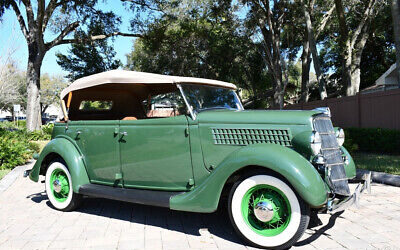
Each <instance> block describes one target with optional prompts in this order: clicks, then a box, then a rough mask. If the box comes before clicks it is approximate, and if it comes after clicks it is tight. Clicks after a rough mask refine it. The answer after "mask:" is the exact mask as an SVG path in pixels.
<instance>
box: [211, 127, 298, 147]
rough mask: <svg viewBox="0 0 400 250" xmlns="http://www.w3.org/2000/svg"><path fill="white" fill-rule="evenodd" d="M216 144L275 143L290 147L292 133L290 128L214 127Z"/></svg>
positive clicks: (213, 133)
mask: <svg viewBox="0 0 400 250" xmlns="http://www.w3.org/2000/svg"><path fill="white" fill-rule="evenodd" d="M211 131H212V136H213V139H214V144H217V145H243V146H245V145H250V144H257V143H273V144H278V145H282V146H287V147H290V146H292V144H291V139H292V138H291V134H290V132H289V130H288V129H247V128H246V129H238V128H212V129H211Z"/></svg>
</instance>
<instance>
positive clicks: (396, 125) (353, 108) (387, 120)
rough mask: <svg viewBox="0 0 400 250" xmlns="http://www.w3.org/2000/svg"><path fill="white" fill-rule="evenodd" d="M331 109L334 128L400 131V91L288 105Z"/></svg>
mask: <svg viewBox="0 0 400 250" xmlns="http://www.w3.org/2000/svg"><path fill="white" fill-rule="evenodd" d="M317 107H329V108H330V110H331V113H332V122H333V124H334V126H339V127H343V128H348V127H358V128H388V129H396V130H400V89H395V90H387V91H380V92H376V93H369V94H357V95H355V96H349V97H341V98H331V99H326V100H323V101H313V102H308V103H299V104H294V105H288V106H285V107H284V109H300V110H308V109H314V108H317Z"/></svg>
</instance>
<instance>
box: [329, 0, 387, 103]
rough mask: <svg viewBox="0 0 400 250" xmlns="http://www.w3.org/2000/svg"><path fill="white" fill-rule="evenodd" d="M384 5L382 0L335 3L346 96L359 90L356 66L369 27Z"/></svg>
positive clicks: (338, 1) (359, 60)
mask: <svg viewBox="0 0 400 250" xmlns="http://www.w3.org/2000/svg"><path fill="white" fill-rule="evenodd" d="M345 4H346V5H345ZM386 4H387V1H385V0H382V1H379V0H363V1H353V0H347V1H343V0H335V7H336V14H337V18H338V31H339V41H338V45H339V53H340V57H341V58H340V60H341V63H342V66H341V67H342V82H343V85H344V86H345V88H346V95H348V96H350V95H355V94H356V93H357V92H359V90H360V79H361V70H360V64H361V58H362V53H363V50H364V48H365V44H366V42H367V40H368V37H369V34H370V33H369V32H368V31H369V29H370V24H371V21H372V20H373V19H374V18H375V16H376V15H377V13H379V12H380V11H381V9H382V7H383V6H384V5H386Z"/></svg>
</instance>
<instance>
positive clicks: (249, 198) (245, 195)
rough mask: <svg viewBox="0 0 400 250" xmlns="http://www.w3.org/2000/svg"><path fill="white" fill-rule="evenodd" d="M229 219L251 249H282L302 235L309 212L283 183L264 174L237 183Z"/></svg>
mask: <svg viewBox="0 0 400 250" xmlns="http://www.w3.org/2000/svg"><path fill="white" fill-rule="evenodd" d="M228 210H229V215H230V218H231V222H232V224H233V227H234V228H235V230H236V232H237V233H238V234H239V235H240V236H241V237H242V238H244V239H245V240H246V241H247V242H249V243H250V244H251V245H253V246H257V247H263V248H272V249H286V248H289V247H291V246H292V245H293V244H294V243H295V242H296V241H297V240H298V239H299V238H300V237H301V236H302V235H303V233H304V232H305V230H306V229H307V226H308V222H309V208H308V206H307V205H306V204H305V203H304V202H303V200H302V199H301V198H300V197H298V196H297V195H296V193H295V192H294V191H293V190H292V188H291V187H290V186H289V185H288V184H286V183H285V182H284V181H283V180H281V179H279V178H277V177H274V176H269V175H265V174H258V175H251V176H248V177H245V178H242V179H240V180H239V181H237V182H236V183H235V184H234V185H233V187H232V190H231V193H230V197H229V203H228Z"/></svg>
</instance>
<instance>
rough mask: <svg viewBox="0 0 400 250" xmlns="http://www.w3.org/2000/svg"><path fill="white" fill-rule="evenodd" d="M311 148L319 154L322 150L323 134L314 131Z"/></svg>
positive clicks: (314, 152)
mask: <svg viewBox="0 0 400 250" xmlns="http://www.w3.org/2000/svg"><path fill="white" fill-rule="evenodd" d="M310 143H311V150H312V152H313V154H314V155H317V154H319V152H320V151H321V147H322V141H321V136H320V135H319V133H318V132H313V133H312V134H311V142H310Z"/></svg>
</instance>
